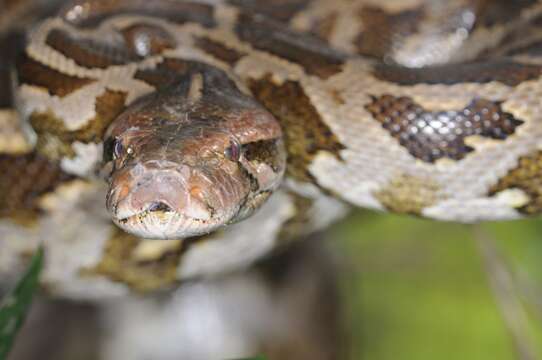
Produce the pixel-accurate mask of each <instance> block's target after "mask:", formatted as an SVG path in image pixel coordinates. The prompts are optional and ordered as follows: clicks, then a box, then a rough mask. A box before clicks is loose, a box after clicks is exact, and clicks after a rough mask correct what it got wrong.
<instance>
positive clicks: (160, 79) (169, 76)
mask: <svg viewBox="0 0 542 360" xmlns="http://www.w3.org/2000/svg"><path fill="white" fill-rule="evenodd" d="M194 65H195V62H193V61H188V60H181V59H172V58H166V59H164V60H163V61H162V62H161V63H160V64H158V65H156V67H154V68H152V69H144V70H138V71H137V72H136V73H135V75H134V78H135V79H138V80H141V81H144V82H145V83H147V84H149V85H151V86H153V87H156V88H159V87H163V86H167V85H168V84H170V83H171V82H172V81H174V80H175V79H176V78H178V77H179V76H183V75H185V74H187V73H188V72H189V71H190V69H191V68H193V66H194Z"/></svg>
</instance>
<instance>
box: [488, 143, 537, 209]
mask: <svg viewBox="0 0 542 360" xmlns="http://www.w3.org/2000/svg"><path fill="white" fill-rule="evenodd" d="M507 189H521V190H523V191H524V192H525V193H526V194H527V196H529V199H530V201H529V202H528V203H527V204H526V205H524V206H522V207H520V208H518V211H520V212H522V213H524V214H538V213H540V212H542V151H536V152H535V153H533V154H530V155H526V156H522V157H520V158H519V161H518V164H517V166H516V167H515V168H513V169H512V170H510V171H509V172H508V173H507V174H506V175H505V176H503V177H502V178H501V179H500V180H499V181H498V182H497V184H495V185H494V186H492V187H491V189H490V190H489V195H490V196H493V195H496V194H497V193H499V192H501V191H504V190H507Z"/></svg>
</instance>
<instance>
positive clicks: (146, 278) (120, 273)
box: [81, 228, 183, 292]
mask: <svg viewBox="0 0 542 360" xmlns="http://www.w3.org/2000/svg"><path fill="white" fill-rule="evenodd" d="M143 241H152V240H142V239H140V238H138V237H136V236H133V235H130V234H127V233H125V232H123V231H122V230H120V229H117V228H115V230H114V231H113V234H112V235H111V237H110V238H109V240H108V241H107V243H106V245H105V249H104V254H103V255H102V259H101V261H100V262H99V263H98V264H97V265H95V266H94V267H91V268H85V269H82V270H81V275H83V276H95V275H99V276H106V277H107V278H109V279H111V280H114V281H117V282H120V283H124V284H126V285H128V286H129V287H130V288H132V289H133V290H135V291H140V292H147V291H153V290H159V289H164V288H168V287H171V286H173V285H174V284H175V283H176V281H177V277H178V276H177V268H178V266H179V262H180V258H181V255H182V253H183V249H182V243H181V242H179V243H178V246H172V247H171V248H170V249H167V250H166V251H164V252H163V253H162V254H160V256H159V257H158V258H156V259H149V260H146V261H141V260H138V259H137V257H136V256H135V251H136V248H137V246H138V245H140V244H141V243H142V242H143Z"/></svg>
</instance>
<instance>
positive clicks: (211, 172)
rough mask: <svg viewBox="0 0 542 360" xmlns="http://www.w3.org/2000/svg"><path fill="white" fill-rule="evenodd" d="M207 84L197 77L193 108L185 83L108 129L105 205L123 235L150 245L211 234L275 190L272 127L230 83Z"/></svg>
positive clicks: (279, 171) (276, 155) (278, 158)
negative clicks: (197, 91) (148, 240)
mask: <svg viewBox="0 0 542 360" xmlns="http://www.w3.org/2000/svg"><path fill="white" fill-rule="evenodd" d="M213 76H215V77H216V74H215V73H211V74H203V75H201V74H200V75H198V78H199V80H196V81H198V82H199V85H198V86H200V87H203V89H202V90H201V91H202V93H201V94H200V95H199V97H198V99H196V100H194V99H193V98H190V94H188V93H189V92H190V91H191V90H190V84H186V82H187V81H188V80H187V79H186V78H184V80H182V81H181V82H180V83H176V84H175V85H172V86H170V87H168V88H167V89H163V90H162V91H159V92H157V93H155V94H152V95H150V96H146V97H144V98H142V99H140V100H139V101H136V103H135V104H133V105H131V106H130V107H129V108H128V109H127V110H126V111H125V112H124V113H123V114H121V115H120V116H119V117H118V118H117V119H116V120H115V121H114V122H113V123H112V124H111V126H110V127H109V129H108V131H107V134H106V139H105V142H104V160H105V164H106V165H105V166H106V167H107V168H109V169H110V170H111V172H110V174H109V176H108V181H109V191H108V194H107V202H106V204H107V209H108V211H109V212H110V214H111V217H112V220H113V221H114V222H115V223H116V224H117V225H118V226H119V227H121V228H122V229H123V230H125V231H127V232H129V233H132V234H135V235H138V236H141V237H144V238H154V239H179V238H185V237H189V236H195V235H202V234H206V233H210V232H212V231H214V230H216V229H217V228H219V227H221V226H224V225H227V224H230V223H233V222H236V221H239V220H241V219H243V218H245V217H247V216H249V215H250V214H251V213H252V212H253V211H254V210H255V209H257V208H258V207H259V206H260V205H261V204H262V203H263V202H264V201H265V199H267V197H268V196H269V195H270V194H271V193H272V191H273V190H275V189H276V188H277V187H278V185H279V184H280V182H281V179H282V175H283V173H284V168H285V150H284V146H283V142H282V133H281V129H280V126H279V125H278V123H277V121H276V120H275V119H274V117H273V116H272V115H271V114H270V113H268V112H267V111H266V110H265V109H263V108H262V107H260V106H259V105H258V104H257V103H255V102H254V101H253V100H252V99H250V98H249V97H247V96H246V95H243V94H242V93H240V92H239V91H238V90H237V88H236V87H235V85H234V84H233V83H232V82H230V81H227V82H226V85H228V86H226V87H225V86H224V84H222V87H221V88H216V87H213V88H210V89H209V90H205V88H204V86H205V85H206V84H207V82H208V80H209V79H206V77H211V80H213ZM214 80H216V79H214ZM222 80H223V79H222ZM187 86H188V88H186V87H187ZM187 92H188V93H187Z"/></svg>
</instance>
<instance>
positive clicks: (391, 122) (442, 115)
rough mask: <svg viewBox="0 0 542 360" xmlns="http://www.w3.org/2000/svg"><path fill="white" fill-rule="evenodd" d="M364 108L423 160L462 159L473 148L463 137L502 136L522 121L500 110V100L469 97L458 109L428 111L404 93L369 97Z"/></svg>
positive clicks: (493, 137) (494, 137)
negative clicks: (398, 95) (370, 99)
mask: <svg viewBox="0 0 542 360" xmlns="http://www.w3.org/2000/svg"><path fill="white" fill-rule="evenodd" d="M366 109H367V110H368V111H369V112H370V113H371V114H372V115H373V117H374V118H375V119H376V120H377V121H378V122H380V123H381V124H382V127H383V128H384V129H386V130H387V131H388V132H389V133H390V134H391V135H392V136H393V137H394V138H396V139H397V140H398V141H399V143H400V144H401V145H402V146H404V147H406V148H407V149H408V152H409V153H410V154H411V155H412V156H414V157H416V158H418V159H421V160H423V161H425V162H430V163H432V162H434V161H435V160H437V159H440V158H449V159H453V160H460V159H463V158H464V157H465V156H466V155H467V154H468V153H469V152H471V151H473V150H474V149H473V148H472V147H470V146H468V145H466V144H465V138H466V137H468V136H473V135H478V136H483V137H487V138H491V139H497V140H504V139H506V138H507V137H508V136H510V135H511V134H513V133H514V132H515V129H516V127H518V126H520V125H521V124H522V123H523V121H521V120H518V119H516V118H514V116H513V115H512V114H510V113H507V112H504V111H503V110H502V108H501V104H500V103H498V102H492V101H489V100H485V99H476V100H473V101H472V102H471V103H470V104H469V105H468V106H467V107H466V108H464V109H461V110H450V111H438V112H431V111H427V110H425V109H424V108H423V107H421V106H420V105H418V104H417V103H415V102H414V101H413V100H412V99H411V98H408V97H394V96H391V95H382V96H379V97H373V101H372V102H371V103H370V104H368V105H366Z"/></svg>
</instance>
